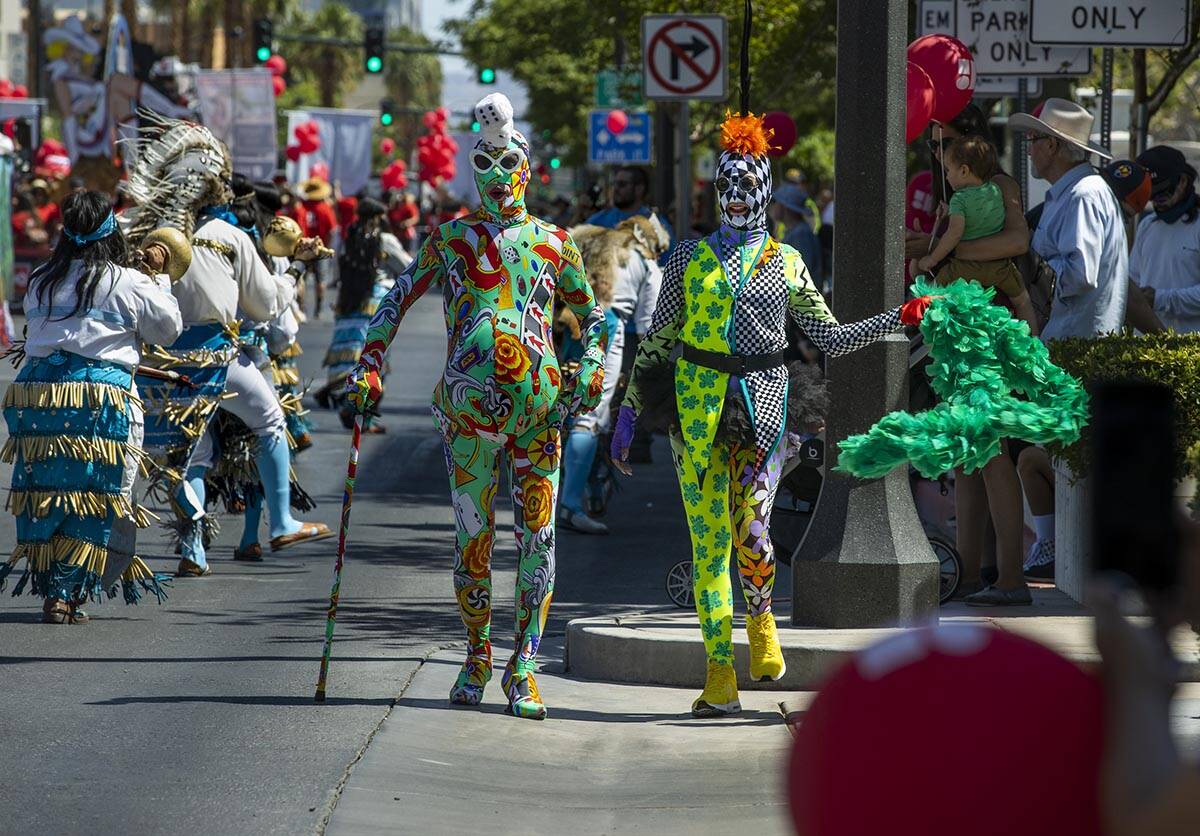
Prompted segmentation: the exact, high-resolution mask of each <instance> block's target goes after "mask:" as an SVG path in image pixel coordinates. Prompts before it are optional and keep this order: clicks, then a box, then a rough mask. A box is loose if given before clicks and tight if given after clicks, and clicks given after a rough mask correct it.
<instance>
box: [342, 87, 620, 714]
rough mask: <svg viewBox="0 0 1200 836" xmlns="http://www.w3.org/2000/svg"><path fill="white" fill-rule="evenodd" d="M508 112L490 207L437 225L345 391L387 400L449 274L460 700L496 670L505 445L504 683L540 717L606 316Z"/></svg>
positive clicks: (499, 121) (481, 108)
mask: <svg viewBox="0 0 1200 836" xmlns="http://www.w3.org/2000/svg"><path fill="white" fill-rule="evenodd" d="M512 116H513V112H512V105H511V104H510V103H509V101H508V99H507V98H506V97H504V96H503V95H501V94H492V95H490V96H487V97H486V98H484V99H483V100H482V101H480V102H479V104H478V105H476V107H475V118H476V120H477V121H478V122H479V123H480V126H481V128H482V130H481V138H480V140H479V141H478V142H477V143H476V145H475V148H474V150H473V151H472V153H471V164H472V167H473V168H474V169H475V183H476V186H478V188H479V194H480V197H481V199H482V204H483V205H482V206H481V207H480V209H479V210H478V211H477V212H475V214H473V215H470V216H468V217H465V218H461V219H459V220H455V221H450V222H449V223H446V224H443V225H442V226H440V227H439V228H438V229H437V230H435V231H434V232H433V234H432V235H430V236H429V238H428V240H426V241H425V243H424V245H423V246H422V247H421V251H420V253H419V254H418V256H417V258H416V260H415V261H414V262H413V263H412V264H411V265H409V267H408V269H407V270H406V271H405V272H404V273H403V274H402V275H401V276H400V277H399V278H398V279H397V280H396V285H395V287H393V288H392V290H391V291H390V292H389V293H388V294H387V296H385V297H384V299H383V301H382V302H381V303H380V305H379V308H378V310H377V311H376V313H375V316H374V318H373V319H372V320H371V323H370V325H369V326H368V329H367V341H366V346H365V348H364V349H363V352H362V357H361V359H360V361H359V364H358V366H356V367H355V369H354V370H353V371H352V372H351V373H350V376H349V380H348V389H349V395H350V398H351V400H352V402H354V403H355V405H356V406H357V407H358V408H359V409H360V410H365V409H367V408H369V407H370V406H371V405H372V404H373V403H374V402H375V401H377V400H378V398H379V396H380V394H381V391H382V390H381V386H380V377H379V372H380V370H381V369H382V368H383V360H384V354H385V353H386V351H387V348H388V346H389V345H390V344H391V341H392V338H393V337H395V335H396V330H397V328H398V327H399V325H400V320H401V319H402V318H403V316H404V313H405V311H406V310H408V308H409V306H411V305H412V303H413V302H414V301H415V300H416V299H417V298H419V297H420V296H421V294H423V293H424V292H425V291H426V290H427V289H428V288H429V286H430V285H431V284H433V283H434V282H437V283H438V284H440V285H441V286H442V293H443V299H444V301H445V310H446V332H447V335H448V337H449V356H448V358H447V362H446V371H445V373H444V374H443V376H442V379H441V380H440V381H438V384H437V387H436V388H435V389H434V393H433V412H434V416H435V418H436V419H437V423H438V426H439V428H440V429H441V432H442V435H443V438H444V439H445V444H446V466H447V469H448V470H449V474H450V491H451V496H452V498H453V502H454V519H455V523H456V524H457V529H458V536H457V541H456V548H455V565H454V589H455V595H456V597H457V599H458V604H459V611H460V614H461V616H462V621H463V624H464V625H465V626H466V628H467V659H466V661H465V662H464V663H463V667H462V670H461V671H460V673H459V675H458V679H457V681H456V682H455V684H454V687H453V688H452V689H451V692H450V701H451V702H452V703H456V704H460V705H478V704H479V702H480V701H481V700H482V699H483V690H484V686H486V685H487V683H488V681H489V680H490V679H491V677H492V647H491V641H490V635H491V600H492V581H491V569H490V562H491V554H492V543H493V540H494V538H495V517H494V514H493V504H494V501H495V497H496V491H497V488H498V486H499V478H500V473H499V461H500V452H501V451H502V450H503V451H506V452H507V460H508V467H509V482H510V484H511V486H512V501H513V509H514V512H515V514H516V518H517V525H518V529H517V533H516V539H517V548H518V550H519V552H520V564H519V566H518V574H517V598H516V609H517V619H516V620H517V624H516V649H515V650H514V652H513V656H512V658H511V659H510V660H509V662H508V665H507V667H506V668H505V670H504V676H503V686H504V691H505V694H506V696H507V697H508V702H509V709H508V710H509V712H510V713H512V714H515V715H517V716H519V717H528V718H531V719H537V720H540V719H542V718H544V717H545V716H546V707H545V705H544V703H543V702H542V700H541V697H540V695H539V693H538V689H537V683H536V681H535V680H534V677H533V670H534V664H535V660H536V657H537V651H538V645H539V643H540V642H541V637H542V630H543V628H544V627H545V624H546V617H547V614H548V613H549V610H550V598H551V595H552V593H553V588H554V520H555V514H554V506H555V500H556V497H557V493H558V473H559V463H560V458H559V457H560V451H561V440H560V427H561V425H562V421H563V420H564V418H566V417H568V416H569V415H572V414H576V413H579V412H581V411H587V410H591V409H593V408H595V406H596V404H597V403H598V402H599V399H600V395H601V390H602V387H603V382H604V337H603V329H604V313H603V311H601V309H600V308H599V306H597V305H596V302H595V299H594V298H593V296H592V291H591V288H590V287H589V286H588V283H587V280H586V278H585V276H584V271H583V264H582V261H581V260H580V256H579V250H578V249H577V248H576V247H575V243H574V242H573V241H572V240H571V236H570V235H568V234H567V232H566V231H565V230H562V229H559V228H558V227H556V226H554V225H553V224H548V223H545V222H543V221H541V220H538V219H537V218H534V217H532V216H530V215H529V214H528V213H527V212H526V210H525V188H526V186H527V185H528V183H529V177H530V167H529V144H528V143H527V142H526V141H525V138H524V137H523V136H522V135H521V134H520V133H519V132H518V131H516V130H514V128H513V122H512ZM556 295H557V296H558V298H559V299H561V300H562V302H563V303H564V304H565V305H566V306H567V308H569V309H570V310H571V311H572V312H573V313H574V314H575V316H576V317H577V318H578V320H579V323H580V330H581V332H582V334H583V337H584V343H585V345H586V350H585V352H584V355H583V358H582V361H581V364H580V365H581V368H580V371H579V373H578V375H577V376H576V377H574V378H573V379H567V380H563V379H562V373H561V371H560V370H559V367H558V361H557V359H556V357H555V353H554V345H553V342H552V337H551V318H552V316H553V313H554V312H553V300H554V297H555V296H556Z"/></svg>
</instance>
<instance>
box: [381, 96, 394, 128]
mask: <svg viewBox="0 0 1200 836" xmlns="http://www.w3.org/2000/svg"><path fill="white" fill-rule="evenodd" d="M395 109H396V103H395V102H394V101H392V100H391V99H383V100H382V101H380V102H379V124H380V125H383V127H385V128H386V127H389V126H390V125H391V124H392V122H394V121H396V117H395V114H393V112H392V111H394V110H395Z"/></svg>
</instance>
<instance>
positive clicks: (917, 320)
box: [900, 296, 937, 325]
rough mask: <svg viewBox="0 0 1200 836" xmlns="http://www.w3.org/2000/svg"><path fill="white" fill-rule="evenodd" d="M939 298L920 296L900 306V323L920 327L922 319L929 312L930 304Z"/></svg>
mask: <svg viewBox="0 0 1200 836" xmlns="http://www.w3.org/2000/svg"><path fill="white" fill-rule="evenodd" d="M935 298H937V297H934V296H918V297H917V298H916V299H909V300H908V301H907V302H905V303H904V304H903V305H901V306H900V322H901V324H903V325H920V324H921V319H922V317H924V316H925V311H927V310H929V306H930V304H932V302H933V300H934V299H935Z"/></svg>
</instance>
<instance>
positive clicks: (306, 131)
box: [285, 119, 321, 162]
mask: <svg viewBox="0 0 1200 836" xmlns="http://www.w3.org/2000/svg"><path fill="white" fill-rule="evenodd" d="M292 136H293V137H295V139H296V142H295V144H293V145H289V146H288V147H287V148H286V149H285V153H286V154H287V158H288V159H289V160H291V161H292V162H296V161H297V160H298V159H300V157H301V156H303V155H304V154H312V153H315V152H316V151H319V150H321V129H320V126H318V125H317V122H316V120H315V119H309V120H308V121H307V122H301V123H300V124H299V125H297V126H296V127H295V129H293V130H292Z"/></svg>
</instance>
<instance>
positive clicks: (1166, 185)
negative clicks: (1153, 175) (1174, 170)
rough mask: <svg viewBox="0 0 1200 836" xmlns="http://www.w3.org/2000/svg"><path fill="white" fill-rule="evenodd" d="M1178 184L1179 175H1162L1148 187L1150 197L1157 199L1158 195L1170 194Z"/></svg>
mask: <svg viewBox="0 0 1200 836" xmlns="http://www.w3.org/2000/svg"><path fill="white" fill-rule="evenodd" d="M1178 186H1179V175H1175V176H1174V177H1164V178H1163V179H1161V180H1159V181H1158V182H1156V183H1154V184H1153V185H1152V186H1151V187H1150V199H1151V200H1158V199H1159V198H1160V197H1167V196H1168V195H1170V194H1172V193H1173V192H1174V191H1175V189H1176V188H1177V187H1178Z"/></svg>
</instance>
